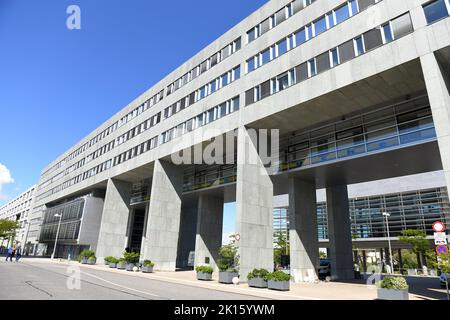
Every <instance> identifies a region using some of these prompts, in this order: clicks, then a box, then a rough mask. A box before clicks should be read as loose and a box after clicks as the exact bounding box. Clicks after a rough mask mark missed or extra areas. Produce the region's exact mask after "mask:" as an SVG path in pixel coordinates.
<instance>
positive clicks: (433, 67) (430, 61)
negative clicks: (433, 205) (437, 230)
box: [420, 53, 450, 227]
mask: <svg viewBox="0 0 450 320" xmlns="http://www.w3.org/2000/svg"><path fill="white" fill-rule="evenodd" d="M420 63H421V65H422V72H423V76H424V79H425V84H426V87H427V93H428V98H429V100H430V106H431V112H432V114H433V122H434V127H435V129H436V135H437V140H438V145H439V151H440V154H441V161H442V167H443V170H444V173H445V179H446V181H447V189H448V190H450V75H449V74H447V73H445V71H443V69H442V68H441V67H440V66H439V62H438V60H437V59H436V56H435V54H433V53H429V54H427V55H424V56H421V57H420ZM448 227H450V226H448Z"/></svg>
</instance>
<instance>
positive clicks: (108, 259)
mask: <svg viewBox="0 0 450 320" xmlns="http://www.w3.org/2000/svg"><path fill="white" fill-rule="evenodd" d="M111 259H114V257H111V256H107V257H105V258H104V259H103V260H105V262H108V263H110V262H111Z"/></svg>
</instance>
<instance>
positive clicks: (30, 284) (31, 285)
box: [25, 281, 53, 298]
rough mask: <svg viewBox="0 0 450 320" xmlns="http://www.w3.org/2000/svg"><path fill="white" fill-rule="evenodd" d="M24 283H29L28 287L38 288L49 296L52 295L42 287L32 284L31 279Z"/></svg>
mask: <svg viewBox="0 0 450 320" xmlns="http://www.w3.org/2000/svg"><path fill="white" fill-rule="evenodd" d="M25 283H26V284H27V285H29V286H30V287H32V288H34V289H36V290H38V291H41V292H43V293H45V294H46V295H48V296H49V297H51V298H53V295H52V294H51V293H50V292H48V291H45V290H43V289H41V288H38V287H37V286H34V285H33V284H32V283H31V281H25Z"/></svg>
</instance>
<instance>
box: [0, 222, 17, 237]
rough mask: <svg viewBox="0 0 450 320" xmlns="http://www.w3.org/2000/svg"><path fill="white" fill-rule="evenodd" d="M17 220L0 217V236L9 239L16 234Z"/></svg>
mask: <svg viewBox="0 0 450 320" xmlns="http://www.w3.org/2000/svg"><path fill="white" fill-rule="evenodd" d="M17 229H19V222H18V221H16V220H9V219H0V238H1V239H9V238H12V237H14V236H15V235H16V230H17Z"/></svg>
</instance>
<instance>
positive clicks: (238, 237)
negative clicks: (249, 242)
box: [234, 233, 241, 241]
mask: <svg viewBox="0 0 450 320" xmlns="http://www.w3.org/2000/svg"><path fill="white" fill-rule="evenodd" d="M234 239H236V241H239V240H241V235H240V234H239V233H238V234H236V235H235V236H234Z"/></svg>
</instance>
